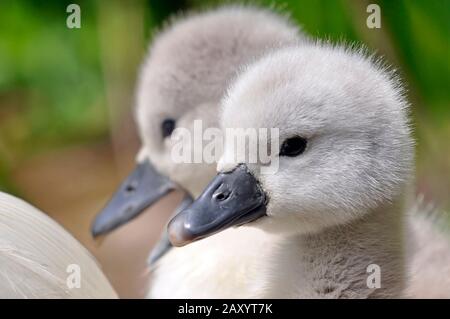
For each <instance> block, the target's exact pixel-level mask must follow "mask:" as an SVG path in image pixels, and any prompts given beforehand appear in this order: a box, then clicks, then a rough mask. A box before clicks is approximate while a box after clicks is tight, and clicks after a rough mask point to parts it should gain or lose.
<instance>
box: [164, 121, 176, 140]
mask: <svg viewBox="0 0 450 319" xmlns="http://www.w3.org/2000/svg"><path fill="white" fill-rule="evenodd" d="M175 126H176V122H175V120H174V119H165V120H164V121H163V122H162V124H161V132H162V136H163V138H166V137H168V136H170V135H172V132H173V130H174V129H175Z"/></svg>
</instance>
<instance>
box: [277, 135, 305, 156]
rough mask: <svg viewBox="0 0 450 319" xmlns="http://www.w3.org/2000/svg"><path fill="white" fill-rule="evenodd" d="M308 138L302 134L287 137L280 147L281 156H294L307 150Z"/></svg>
mask: <svg viewBox="0 0 450 319" xmlns="http://www.w3.org/2000/svg"><path fill="white" fill-rule="evenodd" d="M306 144H307V143H306V139H304V138H303V137H300V136H294V137H291V138H288V139H286V140H285V141H284V142H283V144H282V145H281V147H280V156H289V157H294V156H298V155H300V154H301V153H303V152H304V151H305V148H306Z"/></svg>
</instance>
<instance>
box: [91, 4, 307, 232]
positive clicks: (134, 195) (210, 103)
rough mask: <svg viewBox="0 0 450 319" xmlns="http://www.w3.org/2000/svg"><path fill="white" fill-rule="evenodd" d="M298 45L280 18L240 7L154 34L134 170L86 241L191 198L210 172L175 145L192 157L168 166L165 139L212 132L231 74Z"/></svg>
mask: <svg viewBox="0 0 450 319" xmlns="http://www.w3.org/2000/svg"><path fill="white" fill-rule="evenodd" d="M300 39H301V36H300V35H299V32H298V28H297V27H296V26H294V25H292V24H291V23H290V22H289V21H288V20H287V19H285V18H284V17H281V16H279V15H277V14H275V13H272V12H270V11H267V10H264V9H257V8H252V7H241V6H232V7H223V8H220V9H217V10H214V11H210V12H206V13H200V14H194V15H190V16H188V17H186V18H181V19H176V20H175V22H173V23H172V24H171V25H170V26H168V27H167V28H166V29H165V30H164V31H163V32H161V33H160V34H159V35H158V36H157V38H156V39H155V41H154V42H153V44H152V45H151V47H150V51H149V54H148V56H147V58H146V61H145V63H144V64H143V66H142V70H141V74H140V78H139V82H138V87H137V107H136V113H135V114H136V122H137V124H138V129H139V134H140V137H141V140H142V148H141V151H140V152H139V154H138V158H137V161H138V167H137V169H136V170H135V171H134V172H133V173H132V174H131V175H130V176H129V177H128V179H127V180H126V181H125V182H124V183H123V184H122V185H121V186H120V188H119V190H118V192H117V193H116V194H115V196H114V197H113V199H112V200H111V201H110V202H109V204H108V205H107V207H106V208H105V209H104V211H103V212H101V214H100V215H99V216H98V217H97V219H96V221H95V222H94V226H93V233H94V234H95V235H98V234H102V233H105V232H108V231H111V230H112V229H114V228H116V227H118V226H120V225H121V224H124V223H125V222H127V221H128V220H130V219H131V218H134V217H135V216H137V215H138V214H139V213H140V212H142V211H143V210H144V209H145V208H146V207H148V206H149V205H151V204H152V203H153V202H155V201H156V200H157V199H159V198H160V197H162V196H163V195H165V194H166V193H167V192H169V191H170V190H172V189H174V188H176V187H178V186H179V187H181V188H183V189H185V190H187V191H188V192H189V193H191V194H192V195H194V196H196V195H198V194H199V193H200V192H201V190H202V189H203V188H204V187H205V186H206V184H207V182H208V181H209V180H210V179H211V178H212V177H213V176H214V175H215V173H216V171H215V167H216V164H215V163H211V164H207V163H205V161H201V162H200V163H194V159H195V157H194V155H193V154H194V152H202V149H201V147H200V148H199V150H197V148H196V147H195V146H194V145H195V143H194V142H192V141H191V140H189V141H186V142H183V145H182V146H183V147H182V149H183V152H186V153H190V154H192V156H191V157H190V158H191V162H190V163H189V162H187V163H186V162H179V161H178V162H176V161H174V160H173V158H172V149H173V146H174V144H175V143H179V140H178V139H174V138H172V135H173V133H174V132H176V129H180V128H183V129H187V130H188V131H190V132H192V133H193V131H194V122H196V123H197V125H198V123H199V122H198V121H197V120H201V124H200V125H201V127H202V129H203V130H204V129H206V128H209V127H216V128H217V127H218V110H219V105H220V101H221V97H222V96H223V95H224V93H225V92H226V89H227V87H228V85H229V83H230V82H231V80H232V78H233V77H234V76H235V74H236V73H237V71H238V70H239V67H240V66H241V65H244V64H246V63H249V62H251V61H253V60H254V59H256V58H257V57H259V56H261V55H262V54H263V53H264V52H266V51H267V50H269V49H273V48H276V47H280V46H283V45H288V44H293V43H296V42H298V41H299V40H300ZM197 127H199V126H197ZM200 134H203V131H202V130H201V131H200ZM192 136H193V134H192Z"/></svg>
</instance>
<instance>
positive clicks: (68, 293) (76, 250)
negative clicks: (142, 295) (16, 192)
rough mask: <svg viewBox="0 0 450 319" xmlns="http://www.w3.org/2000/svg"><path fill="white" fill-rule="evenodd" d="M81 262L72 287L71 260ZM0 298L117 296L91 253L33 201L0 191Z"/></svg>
mask: <svg viewBox="0 0 450 319" xmlns="http://www.w3.org/2000/svg"><path fill="white" fill-rule="evenodd" d="M73 264H76V265H78V266H79V267H80V270H81V271H80V275H81V276H80V279H81V281H80V283H81V286H80V288H72V289H70V288H69V286H68V285H67V278H68V277H69V276H70V275H71V273H70V272H67V267H68V266H69V265H73ZM0 265H1V267H0V298H117V295H116V293H115V292H114V290H113V289H112V287H111V285H110V284H109V282H108V280H107V279H106V277H105V276H104V274H103V273H102V271H101V270H100V268H99V266H98V265H97V263H96V261H95V259H94V257H93V256H92V255H91V254H90V253H89V252H88V251H87V249H86V248H85V247H83V246H82V245H81V244H80V243H79V242H78V241H77V240H76V239H75V238H73V237H72V236H71V235H70V234H69V233H68V232H67V231H66V230H65V229H64V228H62V227H61V226H60V225H59V224H57V223H56V222H55V221H53V220H52V219H51V218H50V217H48V216H47V215H45V214H43V213H42V212H40V211H39V210H37V209H36V208H35V207H33V206H31V205H29V204H27V203H25V202H24V201H22V200H20V199H18V198H15V197H13V196H11V195H8V194H5V193H1V192H0Z"/></svg>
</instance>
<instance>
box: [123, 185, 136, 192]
mask: <svg viewBox="0 0 450 319" xmlns="http://www.w3.org/2000/svg"><path fill="white" fill-rule="evenodd" d="M135 190H136V188H135V187H134V186H133V185H127V187H126V188H125V191H126V192H128V193H131V192H134V191H135Z"/></svg>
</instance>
